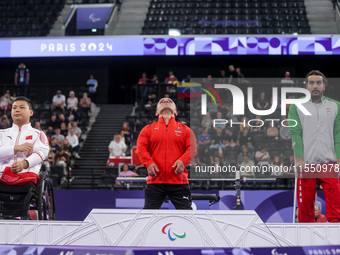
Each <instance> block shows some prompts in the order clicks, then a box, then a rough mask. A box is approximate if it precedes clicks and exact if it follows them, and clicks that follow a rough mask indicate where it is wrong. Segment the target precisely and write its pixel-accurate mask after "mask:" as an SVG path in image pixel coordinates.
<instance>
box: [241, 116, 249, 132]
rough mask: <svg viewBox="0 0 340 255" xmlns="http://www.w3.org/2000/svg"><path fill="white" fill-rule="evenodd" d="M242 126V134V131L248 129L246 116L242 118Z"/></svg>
mask: <svg viewBox="0 0 340 255" xmlns="http://www.w3.org/2000/svg"><path fill="white" fill-rule="evenodd" d="M241 122H242V125H240V132H242V131H243V130H244V129H246V128H247V129H249V124H248V118H247V117H246V116H243V117H242V120H241Z"/></svg>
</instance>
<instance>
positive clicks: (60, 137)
mask: <svg viewBox="0 0 340 255" xmlns="http://www.w3.org/2000/svg"><path fill="white" fill-rule="evenodd" d="M54 132H55V135H52V138H51V139H53V138H56V139H57V143H58V144H60V145H61V144H62V143H63V140H64V139H65V136H63V135H62V134H60V128H59V127H58V128H56V129H55V130H54Z"/></svg>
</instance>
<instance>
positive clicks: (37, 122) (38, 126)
mask: <svg viewBox="0 0 340 255" xmlns="http://www.w3.org/2000/svg"><path fill="white" fill-rule="evenodd" d="M34 128H35V129H38V130H41V131H42V128H41V125H40V121H36V122H35V123H34Z"/></svg>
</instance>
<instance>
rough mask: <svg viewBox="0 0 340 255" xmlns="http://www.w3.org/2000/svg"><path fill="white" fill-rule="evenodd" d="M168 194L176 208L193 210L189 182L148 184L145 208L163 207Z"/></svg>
mask: <svg viewBox="0 0 340 255" xmlns="http://www.w3.org/2000/svg"><path fill="white" fill-rule="evenodd" d="M166 196H168V197H169V199H170V201H171V202H172V204H173V205H174V206H175V208H176V209H181V210H192V208H191V202H192V199H191V192H190V188H189V184H148V185H147V187H146V189H145V203H144V208H143V209H159V208H161V206H162V204H163V202H164V200H165V198H166Z"/></svg>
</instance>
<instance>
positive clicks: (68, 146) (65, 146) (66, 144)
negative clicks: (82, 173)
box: [60, 138, 72, 156]
mask: <svg viewBox="0 0 340 255" xmlns="http://www.w3.org/2000/svg"><path fill="white" fill-rule="evenodd" d="M60 147H61V148H62V149H63V151H64V152H65V153H67V154H68V155H69V156H71V151H72V146H71V144H70V142H69V141H68V140H67V138H65V139H64V141H63V143H62V144H61V146H60Z"/></svg>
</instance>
